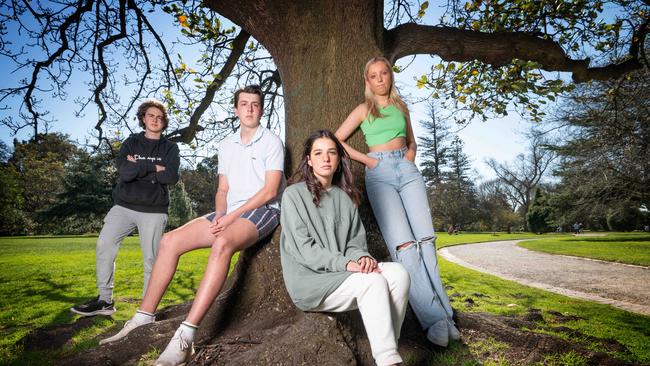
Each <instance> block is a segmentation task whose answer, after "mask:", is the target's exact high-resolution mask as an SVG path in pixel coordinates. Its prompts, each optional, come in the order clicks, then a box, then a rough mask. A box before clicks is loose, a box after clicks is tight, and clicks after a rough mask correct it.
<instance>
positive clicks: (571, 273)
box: [438, 240, 650, 316]
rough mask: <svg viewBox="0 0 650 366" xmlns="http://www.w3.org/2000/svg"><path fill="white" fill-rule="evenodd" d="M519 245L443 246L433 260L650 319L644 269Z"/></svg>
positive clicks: (649, 273) (649, 283)
mask: <svg viewBox="0 0 650 366" xmlns="http://www.w3.org/2000/svg"><path fill="white" fill-rule="evenodd" d="M520 241H521V240H510V241H495V242H489V243H479V244H466V245H456V246H451V247H445V248H442V249H440V250H439V251H438V253H439V255H440V256H442V257H443V258H445V259H447V260H448V261H450V262H454V263H457V264H460V265H461V266H463V267H467V268H471V269H474V270H477V271H480V272H485V273H489V274H493V275H495V276H498V277H501V278H505V279H508V280H512V281H515V282H519V283H521V284H524V285H528V286H532V287H537V288H541V289H544V290H547V291H552V292H556V293H559V294H562V295H566V296H571V297H577V298H581V299H586V300H591V301H597V302H600V303H603V304H609V305H612V306H615V307H617V308H621V309H624V310H627V311H631V312H634V313H639V314H644V315H649V316H650V268H647V267H640V266H632V265H626V264H619V263H611V262H604V261H598V260H590V259H583V258H577V257H570V256H564V255H552V254H546V253H540V252H535V251H531V250H528V249H524V248H521V247H518V246H517V243H518V242H520Z"/></svg>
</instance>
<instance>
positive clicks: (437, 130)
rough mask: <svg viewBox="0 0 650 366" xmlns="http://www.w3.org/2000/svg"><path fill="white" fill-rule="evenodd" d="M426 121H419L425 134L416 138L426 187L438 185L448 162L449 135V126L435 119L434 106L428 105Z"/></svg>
mask: <svg viewBox="0 0 650 366" xmlns="http://www.w3.org/2000/svg"><path fill="white" fill-rule="evenodd" d="M427 116H428V117H429V118H430V119H429V120H427V121H420V125H421V126H422V127H423V128H424V129H425V131H426V133H425V134H424V135H423V136H419V137H418V140H419V142H418V145H419V149H418V150H419V151H420V153H421V155H422V159H423V161H422V176H423V177H424V180H425V181H426V182H427V185H428V186H432V185H435V184H436V183H439V182H440V180H441V177H442V171H443V169H444V168H445V167H446V166H447V163H448V160H449V156H448V155H449V139H450V137H451V133H450V132H449V126H448V125H447V124H446V123H445V122H444V121H442V120H440V119H438V118H436V112H435V106H434V105H433V103H429V112H428V113H427Z"/></svg>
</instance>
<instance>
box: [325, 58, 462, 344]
mask: <svg viewBox="0 0 650 366" xmlns="http://www.w3.org/2000/svg"><path fill="white" fill-rule="evenodd" d="M364 79H365V85H366V88H365V102H364V103H362V104H360V105H359V106H357V107H356V108H355V109H354V110H353V111H352V112H351V113H350V115H349V116H348V117H347V118H346V119H345V121H344V122H343V124H342V125H341V127H339V129H338V130H337V131H336V137H338V138H339V140H341V141H342V142H343V141H345V140H347V139H348V138H349V137H350V136H351V135H352V134H353V133H354V132H355V131H356V130H357V128H361V131H362V132H363V134H364V136H365V139H366V143H367V144H368V150H369V152H368V154H364V153H362V152H360V151H358V150H356V149H354V148H352V147H351V146H349V145H347V144H343V145H344V147H345V149H346V151H347V152H348V154H349V155H350V157H351V158H352V159H354V160H356V161H358V162H360V163H362V164H364V165H365V166H366V177H365V178H366V191H367V193H368V199H369V201H370V205H371V206H372V210H373V212H374V214H375V217H376V219H377V223H378V224H379V228H380V229H381V233H382V236H383V237H384V241H385V242H386V245H387V247H388V251H389V253H390V255H391V257H392V259H393V261H395V262H399V263H401V264H402V265H404V267H405V268H406V270H407V271H408V272H409V275H410V277H411V288H410V291H409V301H410V303H411V307H412V308H413V311H414V312H415V315H416V316H417V318H418V320H419V322H420V324H421V325H422V328H423V329H424V330H425V332H426V337H427V339H429V341H431V342H432V343H434V344H436V345H439V346H443V347H446V346H447V344H448V342H449V340H450V339H454V340H456V339H459V338H460V333H459V332H458V329H457V328H456V325H455V323H454V321H453V319H452V316H453V310H452V308H451V306H450V304H449V298H448V297H447V294H446V293H445V288H444V286H443V284H442V281H441V280H440V270H439V268H438V261H437V258H436V247H435V240H436V237H435V233H434V230H433V223H432V219H431V210H430V208H429V204H428V199H427V192H426V187H425V185H424V179H423V178H422V175H421V174H420V171H419V170H418V168H417V166H416V165H415V163H414V161H415V153H416V150H417V145H416V144H415V136H414V135H413V129H412V128H411V121H410V118H409V113H408V108H407V107H406V103H404V101H403V100H402V99H401V98H400V96H399V94H398V93H397V90H396V88H395V85H394V83H393V80H394V76H393V71H392V67H391V65H390V62H389V61H388V60H387V59H385V58H383V57H375V58H372V59H371V60H370V61H368V63H367V64H366V68H365V70H364Z"/></svg>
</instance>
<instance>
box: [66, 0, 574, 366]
mask: <svg viewBox="0 0 650 366" xmlns="http://www.w3.org/2000/svg"><path fill="white" fill-rule="evenodd" d="M204 4H205V6H207V7H208V8H211V9H213V10H215V11H217V12H219V13H220V14H222V15H223V16H225V17H227V18H229V19H230V20H231V21H232V22H234V23H235V24H237V25H239V26H241V27H242V28H243V29H244V30H245V31H246V32H247V33H249V34H250V35H251V36H253V37H254V38H255V39H257V40H258V41H259V42H260V43H261V44H262V45H263V46H264V47H265V48H266V49H267V50H268V51H269V53H270V54H271V56H272V57H273V59H274V61H275V64H276V66H277V67H278V70H279V73H280V77H281V80H282V86H283V91H284V102H285V111H286V115H285V116H286V120H285V126H286V139H285V142H286V148H287V164H286V170H287V173H288V172H291V171H293V169H295V167H296V166H297V164H298V163H299V161H300V154H301V150H302V143H303V140H304V139H305V138H306V137H307V136H308V135H309V134H311V133H312V132H314V131H315V130H318V129H323V128H326V129H330V130H336V128H337V127H338V126H339V125H340V123H341V122H342V121H343V120H344V119H345V117H346V116H347V114H348V113H350V111H352V109H353V108H354V107H355V106H356V105H357V104H359V103H361V102H362V101H363V90H364V82H363V77H362V72H363V68H364V65H365V63H366V61H367V60H368V59H370V58H371V57H373V56H388V57H389V58H391V59H393V61H394V59H395V58H397V57H400V56H403V55H406V54H414V53H421V52H422V50H423V48H421V47H423V46H422V41H423V39H422V38H420V39H416V37H415V35H413V34H411V35H410V36H409V37H411V39H412V40H413V42H415V43H408V42H407V41H406V40H405V36H407V35H408V34H407V33H409V32H410V33H418V32H421V31H426V32H429V33H431V34H428V35H427V34H422V37H431V36H433V35H435V32H436V31H437V30H436V29H433V28H435V27H430V28H431V29H430V28H427V29H423V28H419V27H418V28H414V29H413V30H409V29H411V28H413V27H414V26H403V27H400V28H398V29H396V30H394V31H391V32H387V31H386V30H385V29H384V26H383V1H381V0H373V1H371V0H312V1H293V0H248V1H242V0H206V1H205V2H204ZM416 27H417V26H416ZM432 32H433V33H432ZM457 32H461V31H458V30H457ZM474 33H476V32H474ZM418 34H420V33H418ZM440 34H442V35H445V34H446V33H444V32H443V33H438V35H440ZM456 34H460V33H456ZM471 35H472V36H481V37H483V35H477V34H471ZM490 36H491V37H495V36H494V35H490ZM485 37H487V36H485ZM511 38H512V39H510V40H508V42H504V43H503V44H501V45H500V46H501V47H500V48H499V47H496V46H495V49H496V48H498V49H500V50H502V52H503V54H501V55H499V57H500V58H498V59H496V58H495V59H494V60H497V61H498V62H503V60H506V59H507V58H508V57H509V58H510V59H511V58H512V57H515V55H512V54H509V53H507V52H505V51H504V50H509V51H512V42H513V41H514V42H520V43H521V45H529V44H528V43H527V41H529V39H528V38H526V37H523V38H522V37H521V36H516V35H515V36H512V37H511ZM466 39H467V38H466ZM424 41H425V42H424V43H425V44H426V43H427V42H426V41H427V40H424ZM428 41H429V43H431V44H430V45H428V46H427V47H432V48H427V49H426V52H431V51H434V52H439V53H444V52H443V49H444V48H445V47H446V48H447V49H449V52H451V54H452V56H453V57H460V56H459V55H458V50H459V49H462V47H461V48H458V46H459V42H458V41H454V44H453V45H449V44H448V42H447V45H446V46H445V45H440V46H439V47H438V48H436V47H433V46H432V44H433V42H431V38H429V40H428ZM501 42H503V41H501ZM496 43H499V41H498V40H497V41H496ZM504 46H505V48H504ZM533 46H534V47H537V43H533ZM440 47H442V48H440ZM516 48H517V47H516ZM436 50H437V51H436ZM526 50H527V49H526ZM537 51H539V50H536V52H537ZM523 52H524V54H525V53H526V52H528V51H523ZM524 54H522V55H521V56H524ZM546 54H547V55H548V53H546ZM468 55H469V54H468ZM553 55H555V54H553ZM468 57H469V56H463V60H465V59H467V58H468ZM540 57H543V56H540ZM548 57H550V56H547V58H546V59H545V60H546V61H549V58H548ZM522 58H525V57H522ZM487 61H488V62H489V61H490V60H487ZM497 61H493V62H497ZM574 62H575V61H574ZM578 62H581V61H578ZM348 142H349V143H350V144H351V145H352V146H353V147H355V148H358V149H359V150H361V151H365V149H366V148H365V144H363V142H362V136H361V134H360V133H357V134H355V135H354V136H352V138H351V139H350V140H349V141H348ZM354 174H355V177H356V180H357V184H358V185H359V186H361V185H362V184H363V175H362V167H361V166H360V165H359V164H355V168H354ZM360 211H361V215H362V217H363V218H364V223H365V225H366V230H367V232H368V244H369V247H370V251H371V253H372V254H373V255H375V257H377V258H379V259H386V258H387V255H386V254H387V252H386V250H385V248H384V244H383V239H382V238H381V235H380V234H379V230H378V229H377V227H376V225H375V224H374V222H373V219H372V217H373V216H372V213H371V210H370V208H369V205H368V204H367V202H365V203H364V204H363V205H362V207H361V210H360ZM280 230H281V229H279V230H277V231H276V233H275V235H274V236H273V238H272V239H271V240H267V241H265V242H263V243H259V244H257V245H256V246H255V247H253V248H250V249H248V250H246V251H245V252H244V253H242V255H241V257H240V260H239V262H238V264H237V267H236V270H235V272H234V273H233V275H232V276H231V277H230V278H229V279H228V282H227V285H226V286H225V287H224V291H223V292H222V294H221V295H220V296H219V298H218V299H217V300H216V301H215V303H214V305H213V306H212V308H211V309H210V311H209V313H208V314H207V316H206V318H205V319H204V320H203V322H202V323H201V328H200V331H199V333H198V337H197V340H196V341H197V344H198V345H199V346H203V348H200V349H199V353H198V354H197V356H196V357H195V358H194V360H193V363H195V364H212V363H215V362H216V363H217V364H238V365H240V364H244V365H246V364H250V365H253V364H255V365H258V364H291V365H293V364H321V365H329V364H331V365H342V364H349V365H354V364H361V365H371V364H372V363H373V361H372V357H371V355H370V349H369V345H368V342H367V339H366V337H365V330H364V327H363V324H362V322H361V320H360V316H359V314H358V312H349V313H345V314H335V315H326V314H318V313H303V312H301V311H299V310H298V309H297V308H296V307H295V306H294V305H293V304H292V302H291V300H290V299H289V297H288V294H287V292H286V289H285V286H284V281H283V278H282V272H281V266H280V258H279V249H278V239H279V232H280ZM187 308H188V305H187V304H186V305H182V306H180V307H178V308H175V309H173V310H170V311H169V312H166V313H163V314H161V316H160V317H161V318H163V319H164V320H163V321H160V322H158V323H156V324H155V325H152V326H148V327H143V329H138V330H136V331H134V332H133V335H129V337H127V338H126V339H125V340H123V341H120V342H117V343H116V344H114V345H106V346H102V347H99V348H97V349H95V350H91V351H88V352H86V353H84V354H81V355H78V356H76V357H75V359H74V360H70V361H69V363H70V364H84V363H89V364H90V363H93V364H110V363H118V364H121V363H133V362H136V361H137V359H138V355H140V354H144V353H145V352H147V351H148V349H149V347H150V346H152V345H153V346H156V347H158V348H160V349H162V348H163V347H164V346H165V344H166V342H167V340H168V339H169V338H170V337H171V335H172V333H173V330H174V329H175V327H176V326H177V324H178V323H180V321H182V320H183V318H184V313H185V311H186V310H187ZM432 348H434V347H433V346H431V345H430V344H429V343H428V342H427V341H426V339H425V337H424V334H423V332H422V331H421V329H419V326H418V325H417V324H416V322H415V320H414V319H413V318H412V315H410V314H409V315H408V317H407V321H406V322H405V329H404V330H403V332H402V338H401V340H400V352H401V353H402V355H405V354H408V355H409V359H410V361H411V363H412V364H422V363H424V362H426V360H427V359H429V358H430V357H431V355H432V351H431V350H432ZM98 355H99V356H98ZM98 357H99V359H98Z"/></svg>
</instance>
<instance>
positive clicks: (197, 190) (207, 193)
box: [181, 155, 218, 215]
mask: <svg viewBox="0 0 650 366" xmlns="http://www.w3.org/2000/svg"><path fill="white" fill-rule="evenodd" d="M217 163H218V162H217V156H216V155H215V156H213V157H211V158H205V159H203V161H201V162H200V163H199V164H197V166H196V169H187V168H184V169H181V177H182V179H183V183H184V185H185V191H186V192H187V195H188V196H189V197H190V200H191V202H192V209H193V210H194V212H195V213H196V214H197V215H205V214H207V213H209V212H212V211H214V195H215V193H216V191H217Z"/></svg>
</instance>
